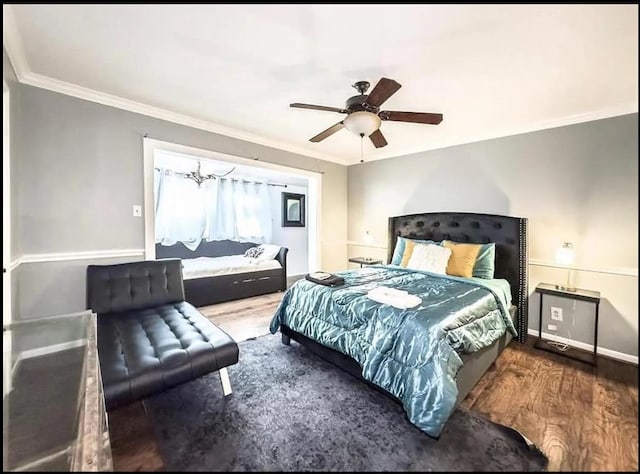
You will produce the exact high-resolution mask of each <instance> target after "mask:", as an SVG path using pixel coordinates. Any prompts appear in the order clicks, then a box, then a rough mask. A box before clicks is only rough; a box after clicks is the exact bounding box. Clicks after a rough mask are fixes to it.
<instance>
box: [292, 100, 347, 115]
mask: <svg viewBox="0 0 640 474" xmlns="http://www.w3.org/2000/svg"><path fill="white" fill-rule="evenodd" d="M289 107H296V108H298V109H311V110H324V111H325V112H338V113H340V114H346V113H347V112H348V111H347V110H345V109H339V108H338V107H326V106H324V105H313V104H299V103H298V102H296V103H295V104H289Z"/></svg>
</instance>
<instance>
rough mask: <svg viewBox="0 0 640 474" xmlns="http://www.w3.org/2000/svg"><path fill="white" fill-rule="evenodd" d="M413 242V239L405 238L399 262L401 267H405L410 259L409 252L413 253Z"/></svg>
mask: <svg viewBox="0 0 640 474" xmlns="http://www.w3.org/2000/svg"><path fill="white" fill-rule="evenodd" d="M415 245H416V244H415V242H414V241H413V240H409V239H407V242H406V243H405V244H404V253H403V254H402V261H401V262H400V266H401V267H405V268H407V264H408V263H409V260H410V259H411V254H413V247H415Z"/></svg>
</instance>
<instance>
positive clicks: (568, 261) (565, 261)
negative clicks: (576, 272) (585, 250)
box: [556, 242, 576, 291]
mask: <svg viewBox="0 0 640 474" xmlns="http://www.w3.org/2000/svg"><path fill="white" fill-rule="evenodd" d="M574 257H575V252H574V251H573V244H572V243H571V242H565V243H563V244H562V247H560V248H559V249H558V250H556V263H558V264H559V265H565V266H567V267H568V269H567V282H566V284H562V285H561V284H557V285H556V288H557V289H558V290H564V291H576V288H575V286H573V285H572V284H571V265H573V258H574Z"/></svg>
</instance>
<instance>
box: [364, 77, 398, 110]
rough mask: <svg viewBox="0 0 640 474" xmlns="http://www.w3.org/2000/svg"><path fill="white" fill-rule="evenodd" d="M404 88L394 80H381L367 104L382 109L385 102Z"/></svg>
mask: <svg viewBox="0 0 640 474" xmlns="http://www.w3.org/2000/svg"><path fill="white" fill-rule="evenodd" d="M401 87H402V86H401V85H400V84H398V83H397V82H396V81H394V80H393V79H387V78H386V77H383V78H381V79H380V80H379V81H378V83H377V84H376V86H375V87H374V88H373V90H372V91H371V93H370V94H369V97H367V100H365V102H364V103H365V104H368V105H371V106H373V107H380V106H381V105H382V103H383V102H384V101H386V100H387V99H388V98H389V97H391V96H392V95H393V94H395V93H396V92H397V91H398V89H400V88H401Z"/></svg>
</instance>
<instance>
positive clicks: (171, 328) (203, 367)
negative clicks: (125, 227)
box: [87, 259, 238, 410]
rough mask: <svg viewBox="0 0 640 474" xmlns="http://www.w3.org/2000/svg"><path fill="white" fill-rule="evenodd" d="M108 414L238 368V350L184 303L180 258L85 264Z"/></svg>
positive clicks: (221, 333) (230, 340) (89, 302)
mask: <svg viewBox="0 0 640 474" xmlns="http://www.w3.org/2000/svg"><path fill="white" fill-rule="evenodd" d="M87 306H88V307H89V308H90V309H92V310H93V311H94V312H96V313H97V314H98V325H97V332H98V334H97V335H98V354H99V357H100V368H101V371H102V383H103V386H104V395H105V402H106V405H107V409H108V410H109V409H112V408H115V407H117V406H120V405H124V404H126V403H129V402H132V401H134V400H138V399H140V398H143V397H146V396H148V395H151V394H153V393H157V392H159V391H162V390H164V389H166V388H169V387H172V386H174V385H177V384H179V383H182V382H186V381H189V380H192V379H194V378H196V377H199V376H201V375H204V374H206V373H209V372H213V371H216V370H220V369H222V368H224V367H227V366H229V365H233V364H235V363H237V362H238V346H237V344H236V343H235V341H234V340H233V339H232V338H231V337H230V336H229V335H228V334H227V333H225V332H224V331H223V330H222V329H220V328H219V327H217V326H216V325H215V324H213V323H212V322H211V321H209V320H208V319H207V318H205V317H204V316H203V315H202V314H200V312H199V311H198V310H197V309H196V308H194V307H193V306H192V305H190V304H189V303H187V302H185V301H184V289H183V286H182V264H181V261H180V260H179V259H171V260H157V261H148V262H134V263H127V264H120V265H90V266H89V267H88V268H87Z"/></svg>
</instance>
